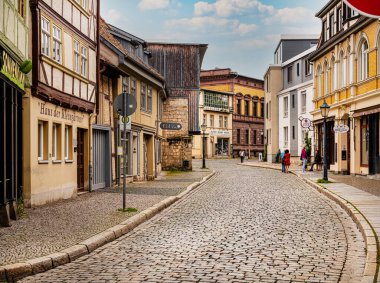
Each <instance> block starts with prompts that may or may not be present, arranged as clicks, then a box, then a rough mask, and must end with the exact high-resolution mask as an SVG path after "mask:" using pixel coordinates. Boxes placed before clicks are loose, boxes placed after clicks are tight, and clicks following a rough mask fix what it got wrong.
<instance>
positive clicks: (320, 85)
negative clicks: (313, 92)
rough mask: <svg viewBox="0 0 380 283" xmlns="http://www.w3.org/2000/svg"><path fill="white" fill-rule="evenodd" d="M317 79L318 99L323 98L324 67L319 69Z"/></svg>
mask: <svg viewBox="0 0 380 283" xmlns="http://www.w3.org/2000/svg"><path fill="white" fill-rule="evenodd" d="M317 79H318V97H322V67H321V66H318V68H317Z"/></svg>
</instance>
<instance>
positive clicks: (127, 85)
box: [122, 77, 129, 93]
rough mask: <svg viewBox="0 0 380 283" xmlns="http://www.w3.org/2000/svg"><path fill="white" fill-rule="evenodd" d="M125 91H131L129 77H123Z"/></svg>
mask: <svg viewBox="0 0 380 283" xmlns="http://www.w3.org/2000/svg"><path fill="white" fill-rule="evenodd" d="M122 84H123V92H126V93H129V77H123V82H122Z"/></svg>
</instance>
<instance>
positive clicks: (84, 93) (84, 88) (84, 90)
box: [80, 82, 90, 100]
mask: <svg viewBox="0 0 380 283" xmlns="http://www.w3.org/2000/svg"><path fill="white" fill-rule="evenodd" d="M80 87H81V96H82V98H83V99H86V100H87V99H89V98H90V97H89V96H88V93H87V84H85V83H83V82H81V84H80Z"/></svg>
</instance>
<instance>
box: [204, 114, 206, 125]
mask: <svg viewBox="0 0 380 283" xmlns="http://www.w3.org/2000/svg"><path fill="white" fill-rule="evenodd" d="M203 125H207V114H203Z"/></svg>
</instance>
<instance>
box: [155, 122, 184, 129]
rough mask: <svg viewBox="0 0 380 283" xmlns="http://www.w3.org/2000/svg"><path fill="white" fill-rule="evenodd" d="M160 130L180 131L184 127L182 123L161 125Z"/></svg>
mask: <svg viewBox="0 0 380 283" xmlns="http://www.w3.org/2000/svg"><path fill="white" fill-rule="evenodd" d="M160 128H161V129H162V130H170V131H179V130H181V129H182V125H181V124H180V123H161V124H160Z"/></svg>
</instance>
